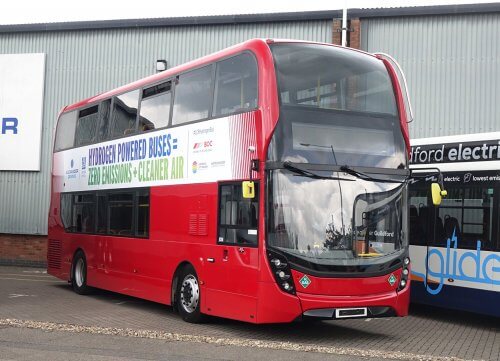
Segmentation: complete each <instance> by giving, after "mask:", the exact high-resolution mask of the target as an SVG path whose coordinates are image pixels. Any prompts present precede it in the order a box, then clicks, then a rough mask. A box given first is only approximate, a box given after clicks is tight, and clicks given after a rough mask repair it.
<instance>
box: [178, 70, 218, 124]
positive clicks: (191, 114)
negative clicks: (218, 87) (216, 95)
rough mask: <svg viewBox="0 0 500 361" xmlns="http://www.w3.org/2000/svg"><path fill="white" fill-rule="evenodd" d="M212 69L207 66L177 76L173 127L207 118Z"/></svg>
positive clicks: (210, 98) (210, 101)
mask: <svg viewBox="0 0 500 361" xmlns="http://www.w3.org/2000/svg"><path fill="white" fill-rule="evenodd" d="M212 69H213V66H212V65H209V66H205V67H203V68H200V69H196V70H193V71H190V72H187V73H184V74H181V75H180V76H179V79H178V80H177V84H176V86H175V99H174V111H173V118H172V124H173V125H178V124H183V123H188V122H192V121H195V120H201V119H206V118H208V116H209V110H210V106H211V104H212V72H213V71H212Z"/></svg>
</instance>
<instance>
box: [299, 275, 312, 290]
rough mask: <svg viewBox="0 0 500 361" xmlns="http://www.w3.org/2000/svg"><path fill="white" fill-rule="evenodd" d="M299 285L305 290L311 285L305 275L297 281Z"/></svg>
mask: <svg viewBox="0 0 500 361" xmlns="http://www.w3.org/2000/svg"><path fill="white" fill-rule="evenodd" d="M299 283H300V284H301V285H302V287H304V288H307V286H309V285H310V284H311V280H310V279H309V277H307V275H303V276H302V278H301V279H300V280H299Z"/></svg>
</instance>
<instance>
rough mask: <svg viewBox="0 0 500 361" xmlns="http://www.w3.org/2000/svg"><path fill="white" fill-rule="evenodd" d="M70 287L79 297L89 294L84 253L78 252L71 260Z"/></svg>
mask: <svg viewBox="0 0 500 361" xmlns="http://www.w3.org/2000/svg"><path fill="white" fill-rule="evenodd" d="M71 285H72V286H73V290H74V291H75V292H76V293H78V294H79V295H86V294H89V293H90V290H91V289H90V287H89V286H87V259H86V258H85V253H83V252H82V251H78V252H76V254H75V257H74V259H73V267H72V272H71Z"/></svg>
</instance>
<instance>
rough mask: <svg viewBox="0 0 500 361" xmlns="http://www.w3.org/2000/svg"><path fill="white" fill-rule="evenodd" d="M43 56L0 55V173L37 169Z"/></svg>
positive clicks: (38, 168) (41, 110) (40, 127)
mask: <svg viewBox="0 0 500 361" xmlns="http://www.w3.org/2000/svg"><path fill="white" fill-rule="evenodd" d="M44 81H45V54H0V171H1V170H22V171H39V170H40V146H41V133H42V115H43V90H44Z"/></svg>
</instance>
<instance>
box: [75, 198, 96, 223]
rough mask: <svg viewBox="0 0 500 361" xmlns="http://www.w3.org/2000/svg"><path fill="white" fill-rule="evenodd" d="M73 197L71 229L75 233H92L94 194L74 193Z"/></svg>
mask: <svg viewBox="0 0 500 361" xmlns="http://www.w3.org/2000/svg"><path fill="white" fill-rule="evenodd" d="M73 197H74V198H73V217H72V222H71V230H72V231H73V232H77V233H94V228H95V222H94V216H95V212H94V202H95V196H94V194H92V193H84V194H75V195H74V196H73Z"/></svg>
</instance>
